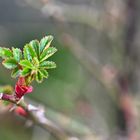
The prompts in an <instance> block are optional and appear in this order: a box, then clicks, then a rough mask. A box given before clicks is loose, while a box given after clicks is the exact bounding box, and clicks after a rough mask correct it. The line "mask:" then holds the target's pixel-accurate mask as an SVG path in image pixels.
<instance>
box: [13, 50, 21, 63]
mask: <svg viewBox="0 0 140 140" xmlns="http://www.w3.org/2000/svg"><path fill="white" fill-rule="evenodd" d="M12 51H13V57H14V58H15V60H16V61H17V62H19V61H20V59H21V58H22V52H21V50H20V49H19V48H12Z"/></svg>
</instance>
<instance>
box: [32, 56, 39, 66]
mask: <svg viewBox="0 0 140 140" xmlns="http://www.w3.org/2000/svg"><path fill="white" fill-rule="evenodd" d="M32 64H33V65H34V66H35V67H36V68H37V67H38V66H39V60H38V59H37V57H34V58H33V60H32Z"/></svg>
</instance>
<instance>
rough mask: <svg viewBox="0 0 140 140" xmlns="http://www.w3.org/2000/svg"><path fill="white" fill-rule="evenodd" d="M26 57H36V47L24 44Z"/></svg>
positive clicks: (30, 58) (28, 58)
mask: <svg viewBox="0 0 140 140" xmlns="http://www.w3.org/2000/svg"><path fill="white" fill-rule="evenodd" d="M23 53H24V59H27V60H29V61H31V60H32V59H33V58H34V57H36V56H37V54H36V52H35V49H34V48H33V47H32V46H31V45H30V44H26V45H25V46H24V50H23Z"/></svg>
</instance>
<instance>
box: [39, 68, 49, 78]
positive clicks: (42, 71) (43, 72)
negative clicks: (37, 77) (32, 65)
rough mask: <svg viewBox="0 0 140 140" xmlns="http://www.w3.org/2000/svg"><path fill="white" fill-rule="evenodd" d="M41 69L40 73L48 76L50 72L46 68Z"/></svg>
mask: <svg viewBox="0 0 140 140" xmlns="http://www.w3.org/2000/svg"><path fill="white" fill-rule="evenodd" d="M39 71H40V73H41V74H42V75H43V77H45V78H48V76H49V74H48V72H47V70H45V69H40V70H39Z"/></svg>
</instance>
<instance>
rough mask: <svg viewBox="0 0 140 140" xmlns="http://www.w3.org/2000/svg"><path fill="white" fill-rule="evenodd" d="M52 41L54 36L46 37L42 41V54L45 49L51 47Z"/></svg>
mask: <svg viewBox="0 0 140 140" xmlns="http://www.w3.org/2000/svg"><path fill="white" fill-rule="evenodd" d="M52 40H53V36H51V35H49V36H45V37H43V38H42V39H41V41H40V53H41V52H42V51H43V50H44V49H47V48H48V47H49V46H50V44H51V42H52Z"/></svg>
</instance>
